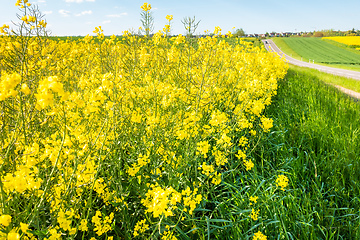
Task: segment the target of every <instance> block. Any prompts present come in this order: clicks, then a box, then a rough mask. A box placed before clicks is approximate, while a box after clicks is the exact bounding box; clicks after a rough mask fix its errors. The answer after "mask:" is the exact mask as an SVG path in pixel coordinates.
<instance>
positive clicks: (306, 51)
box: [281, 38, 360, 65]
mask: <svg viewBox="0 0 360 240" xmlns="http://www.w3.org/2000/svg"><path fill="white" fill-rule="evenodd" d="M281 41H283V42H284V43H285V44H286V45H287V46H288V47H289V48H291V49H292V50H293V51H294V52H295V53H296V54H298V56H300V57H302V58H303V60H304V61H308V60H309V59H310V60H311V61H312V60H314V61H315V62H317V63H325V64H346V65H360V55H359V54H355V53H353V52H350V51H347V50H345V49H342V48H340V47H337V46H334V45H332V44H330V43H328V42H325V41H323V40H321V39H320V38H282V39H281Z"/></svg>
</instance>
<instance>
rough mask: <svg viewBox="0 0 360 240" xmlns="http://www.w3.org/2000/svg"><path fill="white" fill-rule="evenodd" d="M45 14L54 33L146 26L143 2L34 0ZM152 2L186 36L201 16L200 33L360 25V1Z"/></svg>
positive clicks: (5, 16)
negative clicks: (188, 23)
mask: <svg viewBox="0 0 360 240" xmlns="http://www.w3.org/2000/svg"><path fill="white" fill-rule="evenodd" d="M29 2H30V3H35V4H37V5H38V6H39V9H40V11H41V12H42V13H44V14H45V15H46V16H45V19H46V20H47V22H48V29H50V30H51V32H52V35H54V36H77V35H87V34H90V35H92V34H93V33H92V31H93V30H94V29H95V27H97V26H102V28H103V29H104V34H105V35H112V34H115V35H120V34H122V32H123V31H125V30H129V29H135V30H137V29H138V28H139V27H140V26H141V22H140V12H141V9H140V6H141V5H142V4H143V3H144V1H140V0H34V1H31V0H29ZM15 3H16V0H1V15H0V26H2V25H3V24H9V23H11V20H13V21H16V20H17V19H16V13H19V10H18V8H17V7H15ZM148 3H150V4H151V6H152V8H153V9H152V13H153V16H154V19H155V30H156V31H157V30H160V29H162V28H163V27H164V25H165V24H166V19H165V17H166V15H168V14H169V15H173V16H174V20H173V25H172V33H173V34H180V33H181V34H184V33H185V30H184V27H183V25H182V23H181V20H182V19H183V18H184V17H193V16H195V17H196V19H198V20H201V22H200V24H199V27H198V30H197V33H203V32H204V31H205V30H209V31H214V28H215V26H220V27H221V29H222V32H223V33H226V32H227V31H231V30H232V28H233V27H235V28H243V29H244V30H245V32H246V33H265V32H271V31H275V32H287V31H292V32H294V31H314V30H322V29H331V28H332V29H334V30H349V29H352V28H355V29H360V14H359V9H360V1H359V0H343V1H334V0H302V1H299V0H297V1H294V0H293V1H291V0H255V1H252V0H237V1H236V0H222V1H221V0H207V1H203V0H177V1H170V0H168V1H164V0H154V1H148Z"/></svg>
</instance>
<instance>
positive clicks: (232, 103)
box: [0, 1, 287, 239]
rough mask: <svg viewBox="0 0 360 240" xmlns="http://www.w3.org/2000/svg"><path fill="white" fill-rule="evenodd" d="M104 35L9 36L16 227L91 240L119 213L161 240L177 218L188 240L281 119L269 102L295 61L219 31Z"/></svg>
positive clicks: (5, 116) (10, 165)
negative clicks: (226, 182)
mask: <svg viewBox="0 0 360 240" xmlns="http://www.w3.org/2000/svg"><path fill="white" fill-rule="evenodd" d="M21 4H23V5H25V6H27V4H28V3H27V1H18V2H17V5H19V6H20V5H21ZM142 9H143V10H144V11H149V10H150V9H151V6H150V5H149V4H147V3H146V4H144V5H143V6H142ZM23 20H24V21H25V20H26V21H27V22H29V23H30V22H32V21H33V20H34V19H32V18H29V16H28V17H26V18H25V17H24V19H23ZM167 20H168V21H171V20H172V16H167ZM38 24H40V26H42V27H45V26H46V23H45V21H43V22H41V21H39V23H38ZM4 29H5V28H4ZM4 31H5V30H4ZM217 31H218V33H219V32H220V31H221V29H220V28H217ZM95 33H96V34H97V37H96V38H95V37H91V36H89V35H88V36H86V37H84V38H82V39H80V40H78V41H70V40H50V39H45V38H36V37H32V38H26V39H25V40H24V38H21V37H11V38H10V37H9V36H2V37H1V38H0V53H1V57H0V72H1V76H0V77H1V78H0V79H1V81H0V102H1V113H0V114H1V115H0V127H1V129H3V130H4V131H1V132H0V142H1V148H0V156H1V158H0V171H1V174H0V176H1V182H2V188H1V191H2V192H1V194H2V196H3V197H4V199H7V201H6V202H4V203H3V205H2V209H1V213H6V214H4V215H1V217H0V224H1V227H2V228H4V227H7V228H6V230H4V233H5V234H7V235H6V236H10V235H9V234H12V235H11V236H14V237H16V236H19V237H28V238H29V239H31V238H34V239H35V238H36V237H41V238H45V239H60V238H61V237H63V238H74V236H78V235H77V234H82V235H83V236H84V238H86V239H91V238H95V237H98V236H102V237H104V236H105V235H107V236H109V235H111V234H112V233H113V230H114V226H115V224H114V222H115V220H116V223H119V222H125V221H126V224H124V226H127V227H126V229H128V227H129V226H130V227H131V228H130V229H134V233H133V236H140V235H144V236H146V237H147V238H149V237H150V234H151V233H150V232H151V231H146V229H148V228H152V229H153V228H154V227H155V226H159V229H164V227H163V224H164V222H172V223H177V224H178V226H176V228H175V227H174V228H173V229H172V230H171V231H165V230H164V231H162V230H161V231H162V232H161V233H159V234H161V235H162V237H164V236H168V237H170V236H171V238H175V237H176V230H175V229H180V228H184V232H186V231H190V230H191V226H192V225H193V224H195V222H193V216H194V215H195V214H198V212H197V211H198V210H197V209H199V207H200V206H202V204H203V203H204V202H205V201H206V199H207V198H208V194H209V190H208V188H215V187H219V186H221V185H222V184H223V183H222V180H223V179H224V176H225V175H226V172H229V171H228V170H229V169H228V168H229V166H230V164H231V163H233V162H236V163H238V166H239V168H238V170H237V171H243V172H244V173H246V170H248V171H249V170H251V169H252V168H253V167H254V163H253V162H252V161H251V160H250V157H248V148H249V146H251V144H252V142H253V140H254V136H256V133H257V132H263V131H265V132H266V131H268V130H269V129H270V128H271V126H272V120H271V119H268V118H266V116H264V114H263V110H264V109H265V107H266V106H267V105H269V104H271V97H272V96H273V95H274V94H276V89H277V80H278V79H279V78H282V77H284V75H285V73H286V71H287V66H286V64H285V63H284V62H283V61H282V60H280V59H279V58H276V57H274V56H273V55H272V54H271V53H268V52H266V51H265V50H263V49H261V48H258V47H254V46H253V45H252V44H250V43H248V42H245V41H242V40H236V42H235V43H234V44H230V43H228V42H227V41H225V40H224V39H221V38H217V37H206V38H201V39H199V40H197V42H196V45H193V44H192V43H191V42H190V41H188V40H187V39H186V38H185V37H184V36H182V35H179V36H177V37H172V38H168V37H166V36H164V34H162V33H157V34H155V35H154V37H152V38H146V39H144V38H141V37H137V36H133V35H131V34H130V33H127V34H126V36H123V37H122V38H116V37H115V36H114V37H111V38H108V37H106V38H105V37H104V34H103V30H102V28H101V27H97V28H96V29H95ZM19 50H21V51H19ZM21 54H22V55H21ZM12 59H15V60H14V61H12ZM16 59H24V61H17V60H16ZM231 171H233V169H232V170H231ZM206 179H208V180H209V181H206V182H205V180H206ZM204 183H206V184H204ZM281 186H283V185H281ZM253 202H256V200H255V201H253ZM18 206H22V209H32V210H31V211H21V209H20V208H19V207H18ZM199 214H200V213H199ZM255 215H256V212H255V213H254V214H253V218H255ZM14 216H16V218H15V217H14ZM9 217H10V218H9ZM11 217H12V219H11ZM140 219H146V220H147V221H144V220H141V221H140ZM164 219H167V220H169V221H164ZM11 220H13V222H11ZM183 220H184V221H183ZM35 221H37V222H36V224H35V223H34V222H35ZM10 222H11V224H10ZM183 222H184V223H186V222H187V223H190V222H191V224H190V225H189V224H183ZM9 224H10V225H11V226H10V225H9ZM120 225H121V224H120ZM196 225H198V222H196ZM27 226H28V228H27ZM10 228H12V229H10ZM119 228H121V227H119ZM1 230H3V229H1ZM125 231H126V230H125V228H124V229H121V230H120V232H125ZM35 233H36V234H37V233H41V234H42V235H41V236H35V235H36V234H35ZM31 234H34V236H32V235H31ZM44 235H45V236H44ZM127 237H129V236H127ZM8 238H9V237H8ZM124 238H126V237H124ZM150 238H151V237H150Z"/></svg>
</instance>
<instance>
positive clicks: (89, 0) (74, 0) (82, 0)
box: [65, 0, 95, 3]
mask: <svg viewBox="0 0 360 240" xmlns="http://www.w3.org/2000/svg"><path fill="white" fill-rule="evenodd" d="M65 2H68V3H71V2H76V3H82V2H95V0H65Z"/></svg>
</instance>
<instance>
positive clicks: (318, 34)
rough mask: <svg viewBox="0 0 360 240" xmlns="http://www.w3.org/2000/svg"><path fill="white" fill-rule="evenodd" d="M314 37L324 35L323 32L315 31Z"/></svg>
mask: <svg viewBox="0 0 360 240" xmlns="http://www.w3.org/2000/svg"><path fill="white" fill-rule="evenodd" d="M314 37H324V33H322V32H315V33H314Z"/></svg>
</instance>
